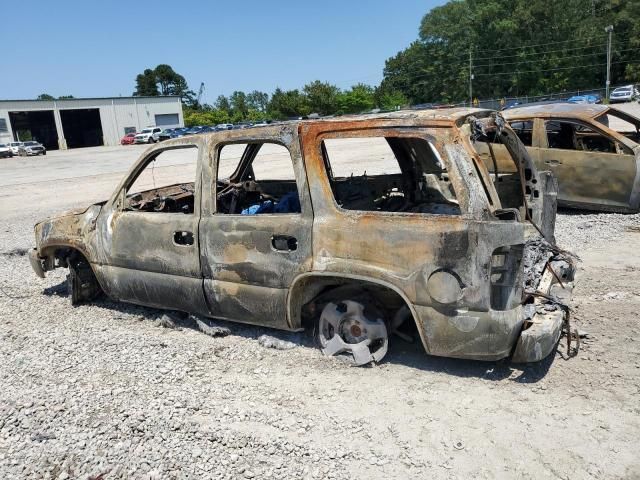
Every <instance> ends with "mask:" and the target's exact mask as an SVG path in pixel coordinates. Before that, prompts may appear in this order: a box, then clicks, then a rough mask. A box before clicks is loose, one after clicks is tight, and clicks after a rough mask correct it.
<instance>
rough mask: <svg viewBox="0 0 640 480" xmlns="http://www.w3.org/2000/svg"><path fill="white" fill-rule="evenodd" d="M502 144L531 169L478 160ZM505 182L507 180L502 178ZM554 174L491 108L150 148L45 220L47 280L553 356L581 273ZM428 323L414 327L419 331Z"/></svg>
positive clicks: (446, 350)
mask: <svg viewBox="0 0 640 480" xmlns="http://www.w3.org/2000/svg"><path fill="white" fill-rule="evenodd" d="M489 137H491V138H492V139H493V140H495V139H496V138H498V139H500V141H501V145H503V146H504V147H505V149H506V151H507V152H508V153H509V155H511V158H512V161H513V163H514V168H515V173H514V174H512V175H509V174H506V175H501V176H500V178H499V179H497V178H494V177H492V176H491V174H490V173H489V171H488V169H487V168H486V167H485V165H484V164H483V162H482V160H481V158H480V156H479V155H478V153H477V145H479V144H483V145H484V144H485V142H486V139H487V138H489ZM497 180H500V181H497ZM555 202H556V183H555V181H554V179H553V177H552V176H551V175H550V174H549V173H548V172H539V171H538V170H537V169H536V167H535V165H534V164H533V162H532V161H531V159H530V157H529V155H528V154H527V152H526V150H525V148H524V146H523V145H522V143H521V142H520V141H519V140H518V138H517V136H516V135H515V134H514V132H513V131H512V130H511V129H510V128H509V126H508V125H506V124H505V122H504V120H503V119H502V117H501V116H500V115H499V114H497V113H495V112H492V111H489V110H479V109H450V110H438V111H411V112H394V113H389V114H376V115H366V116H353V117H340V118H334V119H325V120H307V121H293V122H285V123H280V124H273V125H269V126H262V127H254V128H247V129H241V130H240V129H239V130H230V131H223V132H215V133H210V134H205V135H196V136H187V137H183V138H180V139H174V140H168V141H166V142H163V143H162V144H160V145H156V146H153V147H151V148H149V149H148V150H147V151H146V152H145V153H144V154H143V155H142V157H141V158H140V159H139V160H138V162H137V163H136V164H135V165H134V166H133V167H132V169H131V170H130V172H129V173H128V174H127V175H126V177H125V178H124V179H123V180H122V181H121V183H120V184H119V185H118V187H117V188H116V189H115V192H114V193H113V195H112V196H111V198H110V199H109V200H108V201H106V202H103V203H99V204H96V205H92V206H90V207H88V208H87V209H84V210H82V211H78V212H72V213H69V214H66V215H63V216H60V217H57V218H51V219H49V220H45V221H43V222H40V223H38V224H37V225H36V226H35V237H36V248H35V249H34V250H33V251H32V252H31V255H30V258H31V263H32V266H33V268H34V270H35V272H36V273H37V274H38V275H40V276H41V277H44V275H45V272H46V271H48V270H51V269H54V268H57V267H67V268H69V271H70V273H69V284H70V290H71V300H72V303H78V302H81V301H86V300H90V299H91V298H93V297H94V296H95V295H97V294H98V293H99V292H101V291H103V292H105V293H106V294H107V295H108V296H110V297H111V298H113V299H116V300H120V301H124V302H131V303H135V304H140V305H147V306H151V307H157V308H163V309H171V310H176V311H182V312H190V313H192V314H195V315H201V316H207V317H213V318H220V319H227V320H232V321H237V322H245V323H251V324H256V325H262V326H266V327H272V328H278V329H283V330H290V331H297V330H300V329H302V328H303V327H305V326H313V327H314V332H315V333H314V334H315V335H316V336H317V340H318V342H319V344H320V346H321V349H322V351H323V352H324V353H325V354H327V355H334V354H344V355H345V356H348V357H351V358H352V360H353V361H354V363H356V364H365V363H368V362H371V361H379V360H381V359H382V358H383V356H384V355H385V353H386V352H387V347H388V343H389V338H390V336H391V334H392V333H398V334H399V335H400V336H405V337H406V333H405V332H404V331H403V328H407V327H409V326H411V325H412V324H414V325H415V327H416V328H417V334H418V335H419V337H420V338H421V340H422V343H423V345H424V348H425V350H426V352H427V353H429V354H433V355H440V356H449V357H458V358H471V359H481V360H496V359H500V358H504V357H509V356H511V357H512V358H513V359H514V360H516V361H538V360H541V359H542V358H544V357H546V356H547V355H548V354H549V353H550V352H551V351H552V350H553V348H554V347H555V344H556V343H557V341H558V339H559V337H560V335H561V330H562V327H563V323H564V322H565V319H566V313H565V310H566V308H565V307H564V306H563V305H562V304H561V303H560V302H558V301H556V300H555V299H554V289H557V288H559V285H560V284H562V285H563V286H567V287H568V286H569V285H570V283H571V281H572V276H573V266H572V265H571V262H570V261H569V260H568V259H567V258H563V253H562V252H560V251H559V250H558V249H557V248H556V247H554V246H553V242H554V224H555V207H556V203H555ZM413 330H415V329H413Z"/></svg>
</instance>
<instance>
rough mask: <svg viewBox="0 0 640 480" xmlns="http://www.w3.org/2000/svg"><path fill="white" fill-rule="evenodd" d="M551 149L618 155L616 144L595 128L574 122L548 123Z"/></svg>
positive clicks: (548, 138) (548, 139)
mask: <svg viewBox="0 0 640 480" xmlns="http://www.w3.org/2000/svg"><path fill="white" fill-rule="evenodd" d="M545 128H546V130H547V141H548V144H549V148H557V149H562V150H580V151H585V152H606V153H617V150H616V144H615V142H614V141H612V140H611V139H610V138H608V137H606V136H605V135H603V134H602V133H600V132H597V131H596V130H594V129H593V128H591V127H589V126H587V125H583V124H581V123H574V122H555V121H553V122H546V123H545Z"/></svg>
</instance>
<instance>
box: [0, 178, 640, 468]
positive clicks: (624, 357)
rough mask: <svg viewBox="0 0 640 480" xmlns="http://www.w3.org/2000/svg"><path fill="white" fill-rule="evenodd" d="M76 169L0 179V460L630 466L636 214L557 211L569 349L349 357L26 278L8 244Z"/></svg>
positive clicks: (24, 237) (639, 384)
mask: <svg viewBox="0 0 640 480" xmlns="http://www.w3.org/2000/svg"><path fill="white" fill-rule="evenodd" d="M69 181H71V180H69ZM92 185H94V184H92V183H91V181H89V180H86V179H83V181H82V183H78V184H77V186H76V190H77V191H76V192H74V195H75V196H74V197H73V200H65V197H64V196H61V195H60V194H59V193H58V190H57V189H58V188H60V186H59V185H58V184H57V183H55V182H41V183H38V184H37V185H33V186H28V185H27V186H23V187H20V188H21V189H20V190H19V191H18V190H16V191H15V192H14V191H13V190H4V191H3V192H2V193H0V198H5V199H8V200H10V201H11V202H12V205H17V204H19V202H20V201H22V205H23V206H22V210H21V211H20V212H17V211H14V210H11V212H9V213H6V212H2V213H0V289H1V290H0V378H1V379H2V384H1V385H2V388H0V478H2V479H14V478H15V479H23V478H34V479H41V478H55V479H65V478H80V479H96V480H97V479H115V478H147V479H155V478H157V479H160V478H162V479H164V478H227V479H236V478H282V479H284V478H286V479H289V478H336V479H340V478H357V479H360V478H362V479H364V478H366V479H374V478H425V477H427V476H428V477H430V478H437V479H440V478H442V479H451V478H464V479H467V478H490V479H493V478H525V479H541V478H543V479H545V478H554V479H555V478H562V479H572V480H573V479H582V478H603V479H605V478H607V479H608V478H629V479H630V478H640V461H639V460H638V455H637V447H636V444H637V439H638V437H639V436H640V404H639V403H638V398H639V394H640V355H639V348H638V338H639V335H638V334H640V328H639V326H638V322H637V319H638V317H637V312H638V309H639V308H640V258H639V257H638V255H637V245H638V240H640V231H638V227H639V226H640V216H638V215H615V214H579V213H576V212H561V213H560V214H559V216H558V225H557V237H558V240H559V243H560V244H561V245H562V246H564V247H566V248H570V249H572V250H574V251H576V253H578V254H579V255H580V257H581V258H582V263H581V264H580V271H579V277H578V282H577V287H576V290H575V295H574V299H573V302H572V307H573V309H574V311H573V315H572V318H573V322H574V325H577V326H578V327H579V328H580V329H581V330H584V331H585V333H586V334H587V336H586V337H585V338H583V340H582V346H581V351H580V353H579V355H578V356H577V357H574V358H570V359H568V358H567V355H566V349H565V346H564V343H561V344H560V346H559V348H558V352H557V353H556V354H555V356H551V357H550V358H549V359H548V360H547V361H545V362H542V363H540V364H536V365H530V366H526V367H522V366H517V365H512V364H509V363H508V362H491V363H484V362H472V361H459V360H451V359H442V358H436V357H428V356H426V355H425V354H424V352H423V350H422V347H421V346H420V345H418V344H409V343H405V342H402V341H399V340H398V339H395V338H394V339H393V341H392V344H391V346H390V352H389V354H388V355H387V357H386V358H385V361H384V362H383V363H382V364H380V365H378V366H373V367H369V368H352V367H350V366H348V365H346V364H345V363H343V362H342V361H340V360H339V359H336V358H325V357H323V356H322V355H321V354H320V352H319V351H318V350H317V349H316V348H315V347H314V346H313V342H312V341H311V339H310V338H309V336H308V335H299V336H296V335H281V334H278V333H276V332H273V331H269V330H267V329H263V328H257V327H250V326H243V325H239V324H232V323H225V324H224V325H225V326H227V327H229V328H230V329H231V334H230V335H229V336H226V337H215V338H212V337H210V336H207V335H204V334H203V333H201V332H200V331H198V330H197V329H195V328H189V327H186V326H185V327H184V328H182V329H167V328H161V327H158V326H156V324H157V322H156V320H157V319H158V318H159V317H160V316H161V315H162V312H160V311H157V310H153V309H148V308H141V307H136V306H131V305H125V304H118V303H113V302H110V301H108V300H106V299H101V300H98V301H95V302H93V303H92V304H89V305H83V306H79V307H76V308H73V307H71V306H70V302H69V299H68V295H67V290H66V285H65V283H64V281H65V273H66V272H65V271H62V270H57V271H55V272H52V273H51V274H49V275H48V276H47V278H46V279H44V280H43V279H39V278H37V277H36V276H35V275H34V274H33V273H32V272H31V269H30V266H29V263H28V260H27V258H26V256H25V255H24V254H25V252H26V249H27V248H29V247H31V245H32V243H33V233H32V232H33V230H32V229H33V224H34V223H35V221H36V220H38V219H40V218H43V217H46V216H48V215H51V214H53V213H56V212H59V211H60V210H61V209H63V208H70V207H73V206H76V205H77V203H78V201H77V198H78V197H79V196H81V195H82V194H83V193H86V195H88V196H91V195H97V194H98V193H99V192H98V193H96V192H95V191H93V190H92ZM65 188H68V186H67V187H65ZM7 192H8V193H7ZM32 193H33V195H31V194H32ZM36 193H37V194H36ZM18 195H20V196H18ZM42 198H51V199H52V202H51V203H48V202H44V201H41V199H42ZM0 201H2V200H0ZM85 203H86V202H85ZM220 324H221V325H223V323H222V322H220ZM263 334H270V335H274V334H275V335H279V336H280V338H283V339H286V340H291V341H294V342H295V343H297V344H298V346H297V347H296V348H294V349H292V350H286V351H281V350H275V349H267V348H264V347H262V346H260V344H259V342H258V340H257V339H258V338H259V336H260V335H263Z"/></svg>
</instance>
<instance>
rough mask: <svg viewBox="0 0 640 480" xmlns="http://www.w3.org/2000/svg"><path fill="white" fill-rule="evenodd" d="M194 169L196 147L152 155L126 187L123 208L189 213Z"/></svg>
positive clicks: (196, 161)
mask: <svg viewBox="0 0 640 480" xmlns="http://www.w3.org/2000/svg"><path fill="white" fill-rule="evenodd" d="M197 168H198V148H197V147H196V146H189V147H181V148H172V149H168V150H162V151H160V152H158V153H155V154H153V156H152V157H150V158H149V159H148V161H147V164H146V165H145V167H144V168H143V169H142V171H141V172H140V173H139V174H138V176H137V177H136V178H135V180H134V181H133V183H131V184H130V185H129V187H127V190H126V203H125V210H129V211H135V212H165V213H186V214H192V213H193V211H194V207H195V204H194V202H195V179H196V171H197Z"/></svg>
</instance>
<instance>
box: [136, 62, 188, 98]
mask: <svg viewBox="0 0 640 480" xmlns="http://www.w3.org/2000/svg"><path fill="white" fill-rule="evenodd" d="M133 94H134V95H136V96H138V95H139V96H151V97H155V96H158V95H177V96H179V97H180V98H181V99H182V101H183V102H184V103H185V104H186V105H187V106H194V104H195V93H194V92H193V91H192V90H189V86H188V85H187V81H186V80H185V78H184V77H183V76H182V75H180V74H179V73H177V72H175V71H174V70H173V68H172V67H171V66H170V65H167V64H164V63H163V64H160V65H158V66H157V67H156V68H154V69H153V70H152V69H150V68H147V69H145V71H144V72H142V73H140V74H138V75H137V76H136V91H135V92H134V93H133Z"/></svg>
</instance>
